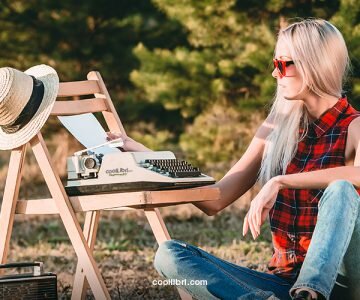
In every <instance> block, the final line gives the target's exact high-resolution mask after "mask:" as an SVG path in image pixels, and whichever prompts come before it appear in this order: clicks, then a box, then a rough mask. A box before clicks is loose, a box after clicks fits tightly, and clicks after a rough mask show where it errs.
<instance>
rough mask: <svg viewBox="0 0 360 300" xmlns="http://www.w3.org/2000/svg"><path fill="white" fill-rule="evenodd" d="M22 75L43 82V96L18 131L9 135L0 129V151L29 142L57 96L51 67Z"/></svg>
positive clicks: (57, 86)
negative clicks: (32, 113) (30, 117)
mask: <svg viewBox="0 0 360 300" xmlns="http://www.w3.org/2000/svg"><path fill="white" fill-rule="evenodd" d="M24 73H26V74H28V75H32V76H34V77H35V78H37V79H39V80H41V81H42V82H43V84H44V96H43V99H42V101H41V104H40V107H39V109H38V110H37V112H36V113H35V115H34V116H33V117H32V119H31V120H30V121H29V123H28V124H26V125H25V126H24V127H23V128H21V129H20V130H19V131H17V132H15V133H11V134H9V133H6V132H4V131H3V130H2V128H1V127H0V150H9V149H14V148H17V147H19V146H21V145H24V144H25V143H27V142H28V141H30V140H31V139H32V138H33V137H34V136H35V135H36V134H37V133H38V132H39V131H40V129H41V128H42V127H43V126H44V124H45V122H46V120H47V119H48V118H49V115H50V113H51V110H52V108H53V106H54V103H55V100H56V97H57V94H58V90H59V77H58V75H57V73H56V71H55V70H54V69H53V68H52V67H50V66H47V65H38V66H34V67H31V68H30V69H28V70H26V71H25V72H24Z"/></svg>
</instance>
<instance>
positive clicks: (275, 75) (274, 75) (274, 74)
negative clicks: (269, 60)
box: [271, 68, 279, 79]
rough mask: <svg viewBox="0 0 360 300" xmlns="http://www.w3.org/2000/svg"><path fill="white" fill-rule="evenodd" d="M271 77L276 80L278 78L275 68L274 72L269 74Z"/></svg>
mask: <svg viewBox="0 0 360 300" xmlns="http://www.w3.org/2000/svg"><path fill="white" fill-rule="evenodd" d="M271 76H272V77H274V78H275V79H277V78H278V76H279V71H278V70H277V68H274V70H273V71H272V73H271Z"/></svg>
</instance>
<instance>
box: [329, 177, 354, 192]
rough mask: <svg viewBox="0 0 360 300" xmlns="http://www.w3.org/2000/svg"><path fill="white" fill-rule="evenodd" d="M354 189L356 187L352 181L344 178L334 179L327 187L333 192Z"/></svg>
mask: <svg viewBox="0 0 360 300" xmlns="http://www.w3.org/2000/svg"><path fill="white" fill-rule="evenodd" d="M353 189H354V186H353V184H352V183H351V182H350V181H348V180H344V179H338V180H334V181H332V182H331V183H330V184H329V185H328V187H327V188H326V190H329V191H331V192H340V193H342V192H344V191H347V190H353Z"/></svg>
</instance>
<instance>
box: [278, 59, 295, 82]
mask: <svg viewBox="0 0 360 300" xmlns="http://www.w3.org/2000/svg"><path fill="white" fill-rule="evenodd" d="M273 62H274V68H275V69H277V70H278V71H279V74H280V78H282V77H284V76H286V67H288V66H290V65H293V64H294V61H292V60H280V59H275V58H274V59H273Z"/></svg>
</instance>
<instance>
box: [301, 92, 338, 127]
mask: <svg viewBox="0 0 360 300" xmlns="http://www.w3.org/2000/svg"><path fill="white" fill-rule="evenodd" d="M338 100H339V98H337V97H334V96H330V95H329V96H327V97H320V96H317V95H308V96H307V97H306V98H305V99H303V101H304V104H305V107H306V109H307V111H308V114H309V117H310V119H311V120H312V121H314V120H316V119H318V118H319V117H320V116H321V115H322V114H323V113H324V112H325V111H327V110H328V109H329V108H331V107H333V106H334V105H335V104H336V103H337V102H338Z"/></svg>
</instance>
